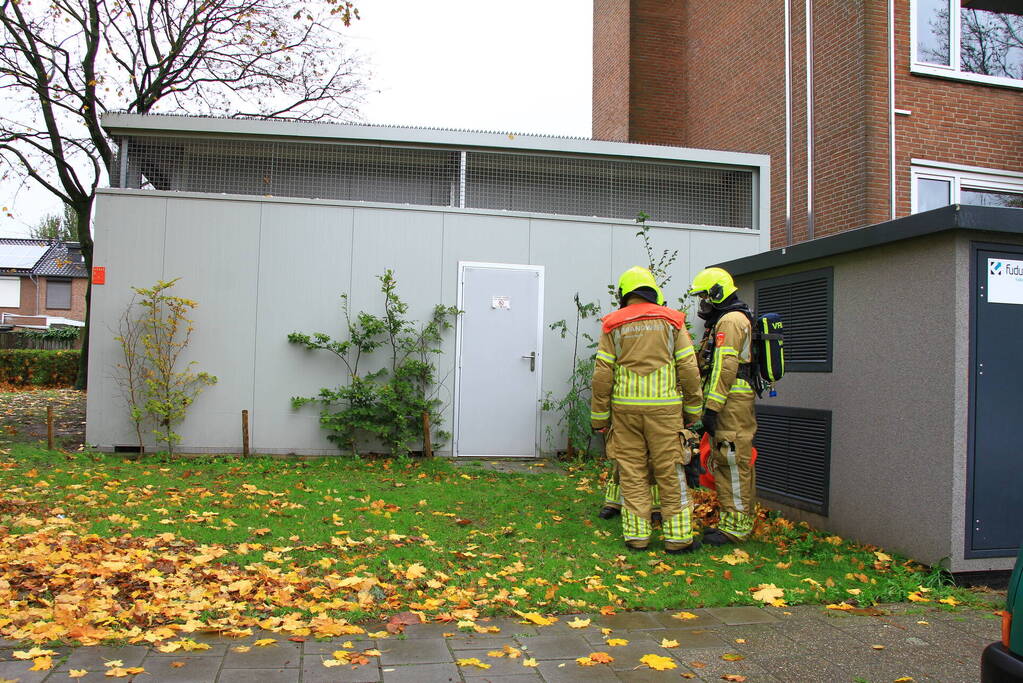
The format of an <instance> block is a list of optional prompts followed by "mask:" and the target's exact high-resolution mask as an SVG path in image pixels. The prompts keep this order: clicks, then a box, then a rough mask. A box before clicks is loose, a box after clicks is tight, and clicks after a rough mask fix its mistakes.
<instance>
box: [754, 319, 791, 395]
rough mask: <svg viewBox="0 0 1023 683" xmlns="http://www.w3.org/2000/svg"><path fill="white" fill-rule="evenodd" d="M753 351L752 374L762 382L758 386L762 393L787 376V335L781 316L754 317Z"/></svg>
mask: <svg viewBox="0 0 1023 683" xmlns="http://www.w3.org/2000/svg"><path fill="white" fill-rule="evenodd" d="M752 351H753V353H752V356H753V358H752V364H753V366H754V367H753V368H751V369H752V370H753V373H752V374H754V375H755V376H756V377H757V378H758V379H759V380H760V381H759V382H758V383H757V384H760V387H759V388H760V390H761V391H762V390H763V388H764V387H765V386H770V385H772V384H774V383H775V382H777V381H778V380H780V379H781V378H782V376H783V375H784V374H785V335H784V327H783V325H782V319H781V315H779V314H778V313H764V314H763V315H756V316H754V319H753V342H752ZM754 386H755V387H756V385H754ZM757 393H758V394H759V393H760V391H758V392H757Z"/></svg>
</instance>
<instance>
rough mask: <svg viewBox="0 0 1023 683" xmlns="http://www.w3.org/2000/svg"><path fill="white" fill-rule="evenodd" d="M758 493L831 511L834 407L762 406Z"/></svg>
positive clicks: (824, 512)
mask: <svg viewBox="0 0 1023 683" xmlns="http://www.w3.org/2000/svg"><path fill="white" fill-rule="evenodd" d="M753 444H754V446H756V449H757V464H756V473H757V492H758V494H759V495H760V496H761V497H763V498H766V499H768V500H775V501H778V502H781V503H785V504H787V505H792V506H793V507H798V508H801V509H804V510H810V511H812V512H817V513H819V514H822V515H827V514H828V488H829V484H830V482H829V479H830V467H831V411H828V410H808V409H803V408H785V407H776V406H766V405H758V406H757V435H756V438H755V439H754V440H753Z"/></svg>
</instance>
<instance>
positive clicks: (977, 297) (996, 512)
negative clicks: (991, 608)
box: [938, 247, 1023, 557]
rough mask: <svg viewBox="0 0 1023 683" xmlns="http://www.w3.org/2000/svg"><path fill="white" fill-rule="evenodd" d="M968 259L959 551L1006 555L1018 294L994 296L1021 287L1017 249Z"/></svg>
mask: <svg viewBox="0 0 1023 683" xmlns="http://www.w3.org/2000/svg"><path fill="white" fill-rule="evenodd" d="M973 265H974V271H973V273H974V277H973V278H972V280H973V283H974V294H973V315H972V324H971V328H972V330H971V336H972V343H973V350H972V354H971V356H972V358H973V378H972V379H973V382H972V392H971V394H972V399H973V401H972V404H973V405H972V413H973V414H972V415H971V418H972V419H971V434H970V441H971V449H970V451H971V452H970V458H969V469H970V471H969V476H968V482H969V490H968V491H967V504H968V508H967V513H968V515H969V517H968V519H967V537H968V541H967V548H966V556H967V557H1011V556H1015V555H1016V552H1017V550H1018V548H1019V546H1020V542H1021V541H1023V298H1020V301H1021V302H1020V303H1001V302H1000V301H1005V300H1007V299H1009V300H1012V299H1015V298H1017V297H1015V296H1014V295H1013V290H1017V292H1023V249H1018V248H1013V247H1007V248H1006V249H981V248H976V249H975V259H974V264H973ZM1017 277H1018V278H1019V280H1018V281H1016V280H1013V281H1012V282H1008V281H1005V280H1003V279H1001V278H1017ZM1017 288H1018V289H1017ZM1007 293H1008V294H1009V295H1008V296H1007ZM992 299H994V301H992ZM938 338H940V335H939V337H938Z"/></svg>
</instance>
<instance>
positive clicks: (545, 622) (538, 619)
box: [514, 610, 558, 626]
mask: <svg viewBox="0 0 1023 683" xmlns="http://www.w3.org/2000/svg"><path fill="white" fill-rule="evenodd" d="M514 612H515V614H517V615H519V616H520V617H522V618H523V619H525V620H526V621H528V622H530V623H532V624H536V625H537V626H550V625H551V624H553V623H554V622H556V621H557V620H558V618H557V617H545V616H542V615H541V614H539V613H538V612H520V611H518V610H514Z"/></svg>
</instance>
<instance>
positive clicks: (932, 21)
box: [916, 0, 952, 66]
mask: <svg viewBox="0 0 1023 683" xmlns="http://www.w3.org/2000/svg"><path fill="white" fill-rule="evenodd" d="M950 5H951V2H950V0H920V1H919V2H918V3H917V10H916V58H917V60H918V61H921V62H927V63H928V64H942V65H944V66H951V64H952V63H951V61H950V58H951V57H950V51H949V45H950V42H949V37H948V36H949V23H948V17H949V14H948V12H949V6H950Z"/></svg>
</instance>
